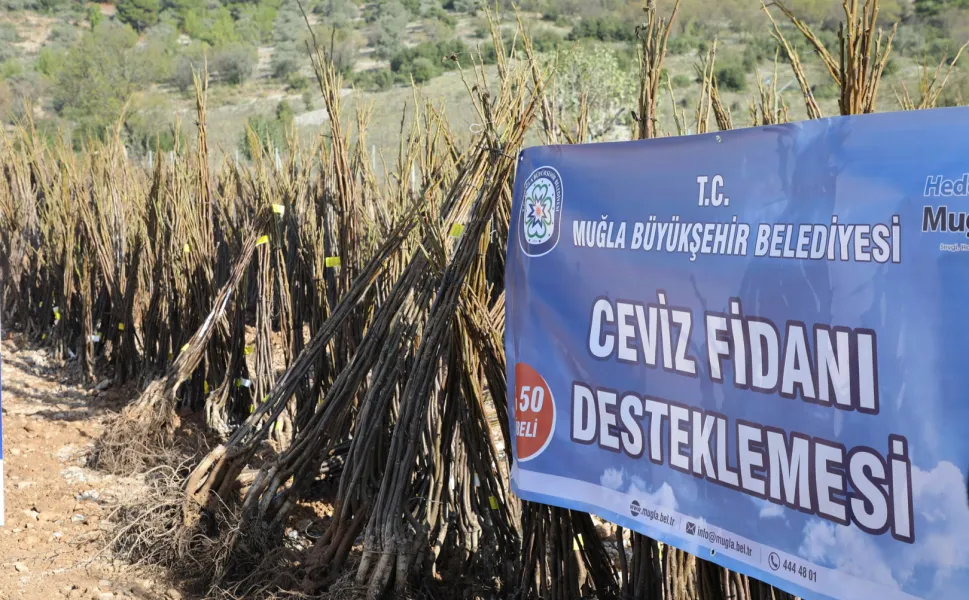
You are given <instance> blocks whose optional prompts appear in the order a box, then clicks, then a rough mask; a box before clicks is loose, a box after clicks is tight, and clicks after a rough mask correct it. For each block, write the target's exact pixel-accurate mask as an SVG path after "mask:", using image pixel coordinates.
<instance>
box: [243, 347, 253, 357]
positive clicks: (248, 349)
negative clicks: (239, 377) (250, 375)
mask: <svg viewBox="0 0 969 600" xmlns="http://www.w3.org/2000/svg"><path fill="white" fill-rule="evenodd" d="M255 351H256V349H255V348H253V347H252V346H246V349H245V350H243V351H242V353H243V354H245V355H246V356H249V355H250V354H252V353H253V352H255Z"/></svg>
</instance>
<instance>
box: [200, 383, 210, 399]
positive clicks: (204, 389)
mask: <svg viewBox="0 0 969 600" xmlns="http://www.w3.org/2000/svg"><path fill="white" fill-rule="evenodd" d="M202 392H203V393H204V394H205V395H206V396H208V395H209V382H208V381H203V382H202Z"/></svg>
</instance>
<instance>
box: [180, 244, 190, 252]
mask: <svg viewBox="0 0 969 600" xmlns="http://www.w3.org/2000/svg"><path fill="white" fill-rule="evenodd" d="M191 251H192V247H191V246H189V245H188V244H185V246H184V247H183V248H182V252H184V253H185V254H188V253H189V252H191Z"/></svg>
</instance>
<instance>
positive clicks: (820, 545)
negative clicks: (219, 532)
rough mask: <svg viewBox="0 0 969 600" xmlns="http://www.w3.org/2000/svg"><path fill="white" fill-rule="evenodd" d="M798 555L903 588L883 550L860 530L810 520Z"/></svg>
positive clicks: (857, 575) (850, 573)
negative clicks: (896, 579)
mask: <svg viewBox="0 0 969 600" xmlns="http://www.w3.org/2000/svg"><path fill="white" fill-rule="evenodd" d="M798 554H800V555H801V556H803V557H804V558H806V559H808V560H810V561H812V562H815V563H819V564H822V565H826V566H830V567H832V568H835V569H838V570H839V571H844V572H845V573H848V574H849V575H854V576H856V577H862V578H865V579H868V580H870V581H875V582H878V583H882V584H885V585H888V586H891V587H894V588H897V587H899V585H898V583H897V582H896V581H895V578H894V577H893V576H892V569H891V567H889V566H888V563H887V562H886V561H885V558H884V557H883V556H882V553H881V550H880V549H879V548H878V546H876V545H875V543H874V542H873V541H872V539H871V537H870V536H869V535H868V534H867V533H865V532H863V531H861V530H860V529H855V528H853V527H843V526H839V525H834V524H832V523H827V522H823V521H813V522H811V523H808V524H807V526H806V527H805V528H804V540H803V541H802V542H801V547H800V548H799V549H798Z"/></svg>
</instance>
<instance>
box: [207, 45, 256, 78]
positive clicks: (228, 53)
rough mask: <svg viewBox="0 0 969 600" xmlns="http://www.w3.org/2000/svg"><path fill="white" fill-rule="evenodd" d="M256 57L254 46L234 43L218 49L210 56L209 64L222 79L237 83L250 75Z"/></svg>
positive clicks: (253, 68)
mask: <svg viewBox="0 0 969 600" xmlns="http://www.w3.org/2000/svg"><path fill="white" fill-rule="evenodd" d="M256 58H257V57H256V51H255V49H254V48H249V47H246V46H243V45H241V44H236V45H232V46H226V47H224V48H221V49H219V50H218V51H217V52H216V53H215V55H214V56H213V57H212V60H211V62H210V65H211V69H212V71H214V72H215V73H216V74H218V76H219V78H220V79H221V80H222V81H224V82H226V83H228V84H230V85H239V84H241V83H244V82H245V81H247V80H248V79H249V78H250V77H252V72H253V70H255V68H256Z"/></svg>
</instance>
